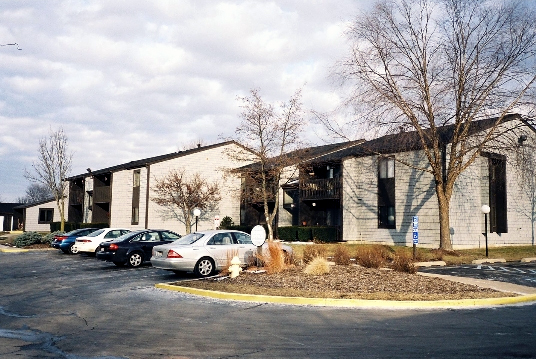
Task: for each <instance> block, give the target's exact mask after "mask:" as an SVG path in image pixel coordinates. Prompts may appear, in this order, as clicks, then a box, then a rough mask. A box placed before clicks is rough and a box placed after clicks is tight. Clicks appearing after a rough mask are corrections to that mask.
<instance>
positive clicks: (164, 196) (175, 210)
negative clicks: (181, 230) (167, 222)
mask: <svg viewBox="0 0 536 359" xmlns="http://www.w3.org/2000/svg"><path fill="white" fill-rule="evenodd" d="M155 181H156V184H155V185H154V187H153V188H152V190H153V191H154V192H155V193H156V196H155V197H154V198H152V201H154V202H155V203H156V204H158V205H160V206H162V207H164V208H165V209H166V214H165V217H167V218H174V219H176V220H178V221H179V222H181V223H184V225H185V229H186V233H191V231H192V216H193V214H192V212H193V210H194V209H195V208H199V209H200V210H201V211H202V212H203V213H210V212H211V211H213V210H214V209H215V208H216V207H217V205H218V202H219V201H220V200H221V196H220V189H219V186H218V183H217V182H214V183H209V182H207V181H206V180H204V179H203V178H201V176H200V175H199V173H195V174H194V175H192V176H186V175H185V171H184V170H172V171H170V172H169V173H168V174H167V175H166V176H164V177H163V178H160V179H158V178H157V179H155Z"/></svg>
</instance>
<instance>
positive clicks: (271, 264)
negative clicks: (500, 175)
mask: <svg viewBox="0 0 536 359" xmlns="http://www.w3.org/2000/svg"><path fill="white" fill-rule="evenodd" d="M266 243H267V244H268V249H267V251H264V252H263V253H262V255H261V258H260V259H261V261H262V262H263V263H264V268H265V269H266V272H267V273H280V272H282V271H284V270H285V269H286V268H287V267H288V265H287V261H286V260H285V252H284V251H283V249H282V248H281V243H279V242H274V241H268V242H266Z"/></svg>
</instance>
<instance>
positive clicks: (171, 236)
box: [160, 232, 181, 241]
mask: <svg viewBox="0 0 536 359" xmlns="http://www.w3.org/2000/svg"><path fill="white" fill-rule="evenodd" d="M160 235H161V236H162V240H164V241H176V240H177V239H179V238H181V236H179V235H178V234H176V233H173V232H160Z"/></svg>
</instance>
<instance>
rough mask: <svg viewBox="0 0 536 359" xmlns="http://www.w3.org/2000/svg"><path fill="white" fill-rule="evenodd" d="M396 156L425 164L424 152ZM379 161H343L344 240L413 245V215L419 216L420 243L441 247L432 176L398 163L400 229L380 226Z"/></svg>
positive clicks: (396, 195) (396, 184)
mask: <svg viewBox="0 0 536 359" xmlns="http://www.w3.org/2000/svg"><path fill="white" fill-rule="evenodd" d="M396 157H397V158H398V159H400V160H402V161H405V162H408V163H412V164H414V165H416V166H418V165H423V164H425V162H423V161H424V159H423V157H422V156H421V153H419V152H406V153H399V154H397V155H396ZM377 168H378V162H377V157H376V156H369V157H362V158H351V159H347V160H345V161H344V163H343V240H345V241H363V242H368V243H382V244H383V243H384V244H398V245H411V244H412V240H413V237H412V235H413V234H412V232H413V229H412V217H413V216H419V244H420V245H423V246H437V245H436V244H435V243H434V240H435V238H439V225H438V221H437V218H438V217H437V216H438V214H437V201H436V199H435V195H434V194H435V192H434V187H433V181H432V180H431V178H432V177H431V175H430V174H428V173H425V172H422V171H419V170H416V169H413V168H412V167H409V166H406V165H403V164H401V163H399V162H396V163H395V201H396V202H395V211H396V228H395V229H386V228H378V214H377V211H378V179H377V172H378V169H377Z"/></svg>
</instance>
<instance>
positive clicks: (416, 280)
mask: <svg viewBox="0 0 536 359" xmlns="http://www.w3.org/2000/svg"><path fill="white" fill-rule="evenodd" d="M303 270H304V267H302V266H296V267H294V268H288V269H286V270H284V271H282V272H279V273H272V274H268V273H266V272H262V273H254V272H252V271H244V272H242V273H241V274H240V275H239V276H238V277H236V278H233V279H231V278H229V277H227V276H216V277H211V278H206V279H201V280H191V281H180V282H176V283H173V284H174V285H177V286H182V287H191V288H197V289H206V290H213V291H221V292H231V293H241V294H255V295H272V296H285V297H305V298H336V299H369V300H372V299H377V300H400V301H402V300H413V301H431V300H457V299H479V298H499V297H508V296H511V297H514V296H517V294H515V293H504V292H499V291H495V290H492V289H487V288H480V287H477V286H473V285H468V284H462V283H457V282H451V281H448V280H445V279H441V278H433V277H425V276H421V275H419V274H410V273H401V272H395V271H391V270H386V269H376V268H364V267H361V266H357V265H335V266H331V268H330V271H329V273H326V274H323V275H310V274H305V273H304V272H303Z"/></svg>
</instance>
